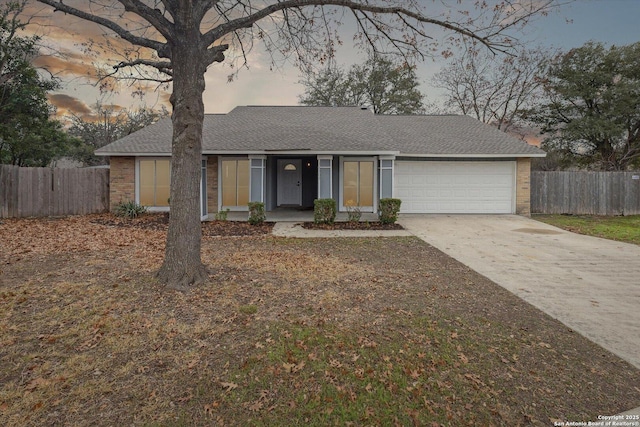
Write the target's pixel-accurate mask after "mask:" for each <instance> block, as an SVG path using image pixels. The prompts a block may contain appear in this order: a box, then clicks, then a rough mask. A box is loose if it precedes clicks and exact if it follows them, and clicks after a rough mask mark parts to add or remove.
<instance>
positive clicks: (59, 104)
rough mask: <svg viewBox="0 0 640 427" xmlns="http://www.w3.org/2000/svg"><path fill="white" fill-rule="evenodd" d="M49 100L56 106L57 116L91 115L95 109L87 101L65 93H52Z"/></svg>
mask: <svg viewBox="0 0 640 427" xmlns="http://www.w3.org/2000/svg"><path fill="white" fill-rule="evenodd" d="M48 97H49V102H51V104H52V105H54V106H55V107H56V116H57V117H61V116H66V115H69V114H73V115H76V116H86V115H91V114H92V113H93V110H91V107H89V106H88V105H87V104H86V103H84V102H83V101H81V100H79V99H78V98H74V97H73V96H69V95H64V94H61V93H58V94H50V95H49V96H48Z"/></svg>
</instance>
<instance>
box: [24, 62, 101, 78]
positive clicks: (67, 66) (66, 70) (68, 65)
mask: <svg viewBox="0 0 640 427" xmlns="http://www.w3.org/2000/svg"><path fill="white" fill-rule="evenodd" d="M33 65H34V66H36V67H38V68H44V69H45V70H47V71H48V72H50V73H51V74H52V75H54V76H58V77H85V78H87V79H89V80H92V81H97V79H98V77H97V72H96V69H95V67H94V66H93V65H92V64H90V63H87V62H76V61H73V60H69V59H65V58H59V57H57V56H39V57H37V58H35V59H34V60H33Z"/></svg>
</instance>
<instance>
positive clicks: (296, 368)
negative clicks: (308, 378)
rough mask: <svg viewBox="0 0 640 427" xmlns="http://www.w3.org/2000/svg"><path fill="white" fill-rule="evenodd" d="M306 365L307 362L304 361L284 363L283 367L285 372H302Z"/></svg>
mask: <svg viewBox="0 0 640 427" xmlns="http://www.w3.org/2000/svg"><path fill="white" fill-rule="evenodd" d="M304 365H305V362H304V361H302V362H300V363H283V364H282V367H283V368H284V370H285V372H287V373H289V374H295V373H297V372H300V371H301V370H302V369H303V368H304Z"/></svg>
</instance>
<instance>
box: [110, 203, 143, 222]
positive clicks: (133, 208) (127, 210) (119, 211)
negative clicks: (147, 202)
mask: <svg viewBox="0 0 640 427" xmlns="http://www.w3.org/2000/svg"><path fill="white" fill-rule="evenodd" d="M145 212H147V208H145V207H144V206H142V205H139V204H137V203H136V202H134V201H133V200H129V201H128V202H120V203H118V204H117V205H116V206H115V207H114V208H113V213H114V214H115V215H116V216H121V217H124V218H137V217H139V216H140V215H142V214H144V213H145Z"/></svg>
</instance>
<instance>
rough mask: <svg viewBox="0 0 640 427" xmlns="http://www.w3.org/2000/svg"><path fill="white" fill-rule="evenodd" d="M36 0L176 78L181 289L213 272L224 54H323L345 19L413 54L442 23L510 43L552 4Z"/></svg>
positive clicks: (171, 280) (173, 260)
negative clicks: (206, 185) (211, 89)
mask: <svg viewBox="0 0 640 427" xmlns="http://www.w3.org/2000/svg"><path fill="white" fill-rule="evenodd" d="M35 1H38V2H40V3H43V4H47V5H50V6H51V7H53V8H54V10H56V11H61V12H64V13H68V14H71V15H75V16H77V17H80V18H82V19H85V20H88V21H92V22H94V23H97V24H99V25H101V26H102V27H104V28H106V29H107V30H108V31H110V32H112V35H113V36H115V37H119V38H121V39H122V40H124V41H127V42H129V43H130V44H132V45H134V46H137V47H139V49H128V50H127V53H128V54H129V55H128V58H127V59H126V60H124V61H122V63H120V64H116V65H115V67H116V70H120V69H123V68H124V67H126V66H135V67H142V66H147V67H152V68H154V69H156V70H159V71H160V72H161V73H164V74H165V75H167V76H168V77H169V78H170V79H171V80H172V85H173V92H172V95H171V98H170V101H171V104H172V106H173V112H172V122H173V142H172V160H171V162H172V163H171V165H172V174H171V217H170V222H169V229H168V233H167V244H166V250H165V258H164V262H163V264H162V266H161V268H160V271H159V272H158V278H159V279H160V281H162V282H164V283H167V284H169V285H171V286H174V287H178V288H184V287H186V286H188V285H190V284H193V283H198V282H202V281H204V280H206V278H207V274H206V269H205V266H204V265H203V263H202V261H201V258H200V248H201V230H200V217H199V197H198V195H199V184H200V159H201V155H202V153H201V146H202V125H203V119H204V104H203V101H202V96H203V92H204V89H205V79H204V75H205V72H206V71H207V67H209V66H210V65H211V64H213V63H221V62H223V61H225V54H229V55H230V56H234V54H236V53H237V54H239V55H240V56H241V57H243V58H244V59H245V60H246V58H247V56H246V52H247V51H248V50H249V49H250V48H251V46H252V45H253V43H254V42H261V43H263V44H264V46H266V48H267V49H268V50H269V51H270V52H271V53H273V54H282V55H283V56H285V57H290V56H293V57H294V58H295V59H296V60H297V61H298V62H299V63H305V62H307V61H309V60H320V61H322V60H325V59H327V58H329V57H331V56H332V55H333V49H334V46H337V45H339V44H340V43H341V40H339V39H338V36H337V34H336V32H337V30H336V25H335V24H337V23H339V22H340V21H343V20H345V19H351V20H352V22H353V23H354V25H355V26H356V27H357V30H356V34H355V36H354V40H355V41H356V42H359V43H361V44H362V45H367V46H369V47H371V48H373V49H375V50H384V49H385V48H393V49H395V50H397V51H398V52H400V53H401V54H405V55H407V56H411V55H422V56H424V55H425V54H429V53H431V52H433V49H434V46H433V44H432V41H433V39H432V38H431V34H430V33H429V31H428V28H440V29H442V30H444V31H445V32H446V33H447V34H446V35H445V38H446V39H448V40H451V39H455V38H456V37H469V38H473V39H476V40H478V41H479V42H481V43H483V44H485V45H486V46H488V47H490V48H492V49H497V50H501V49H508V48H509V41H508V40H507V38H508V35H507V34H506V33H505V30H507V29H509V28H514V27H517V26H520V25H522V24H523V23H525V22H526V21H527V19H528V18H529V17H531V16H533V15H536V14H539V13H542V12H544V11H546V10H548V9H549V7H551V6H552V4H553V3H554V0H542V1H541V0H525V1H522V0H501V1H498V2H476V3H475V4H476V6H475V7H476V8H477V9H476V10H471V11H470V10H459V9H458V8H457V7H459V2H456V1H452V2H451V4H449V5H446V7H444V8H443V9H440V10H438V11H437V12H436V13H433V14H430V13H429V11H430V10H429V8H430V7H436V6H434V4H432V3H430V2H429V3H427V2H424V1H421V0H273V1H268V0H259V1H258V0H113V1H107V0H100V1H98V0H95V1H92V0H86V1H82V2H80V1H77V2H71V1H70V0H67V1H64V2H63V0H35ZM471 7H474V6H471ZM128 20H129V21H128ZM131 20H134V21H135V23H132V22H131Z"/></svg>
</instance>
